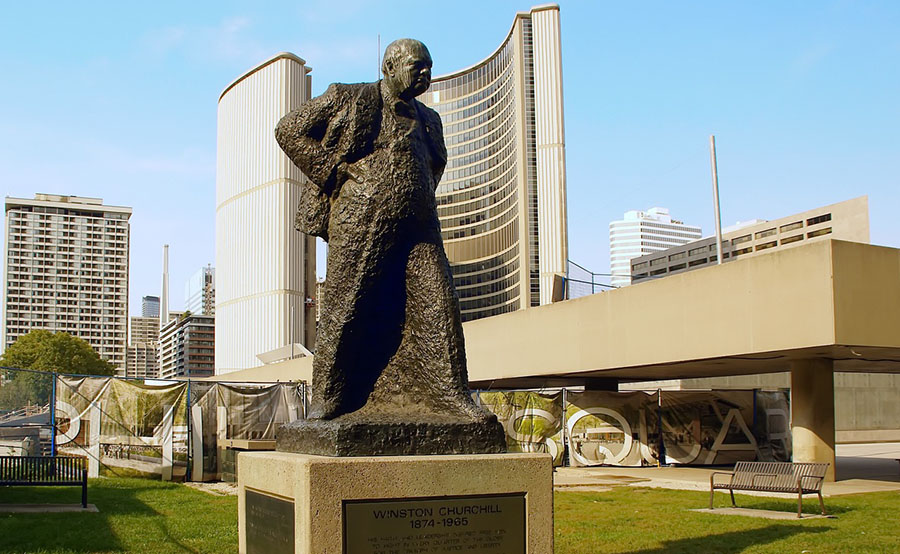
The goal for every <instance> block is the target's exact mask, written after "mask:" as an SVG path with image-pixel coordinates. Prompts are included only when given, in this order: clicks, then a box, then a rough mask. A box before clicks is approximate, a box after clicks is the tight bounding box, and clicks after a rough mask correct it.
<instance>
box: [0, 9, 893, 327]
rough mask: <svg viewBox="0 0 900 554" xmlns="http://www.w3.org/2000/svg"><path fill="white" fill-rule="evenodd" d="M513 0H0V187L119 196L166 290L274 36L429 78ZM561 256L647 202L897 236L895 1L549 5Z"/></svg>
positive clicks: (494, 25) (465, 59)
mask: <svg viewBox="0 0 900 554" xmlns="http://www.w3.org/2000/svg"><path fill="white" fill-rule="evenodd" d="M531 6H532V4H529V3H524V2H508V1H499V0H497V1H495V0H491V1H485V0H482V1H478V2H471V1H467V0H456V1H453V2H421V1H418V2H411V1H393V2H392V1H384V2H370V1H363V0H349V1H319V0H315V1H294V2H252V3H251V2H233V1H221V0H220V1H216V2H203V1H197V2H177V3H175V2H155V3H152V4H148V3H143V4H136V3H130V2H108V3H107V2H90V3H72V2H64V3H63V2H47V3H39V4H27V3H24V2H16V3H13V2H6V3H5V5H4V8H3V11H2V15H0V74H2V75H3V86H0V184H2V186H3V189H4V190H5V194H6V195H10V196H24V197H32V196H33V195H34V193H35V192H50V193H58V194H75V195H80V196H98V197H102V198H103V199H104V200H105V201H106V202H107V203H109V204H115V205H126V206H131V207H133V208H134V215H133V216H132V219H131V224H132V243H131V264H132V266H131V302H130V312H131V313H132V314H136V313H139V311H140V297H141V296H143V295H146V294H158V291H159V288H160V281H161V278H160V272H161V261H160V258H161V250H162V245H163V244H164V243H168V244H169V245H170V283H171V286H172V305H171V307H172V308H173V309H178V308H180V307H181V304H182V294H183V293H182V288H183V283H184V282H185V280H186V279H187V278H188V277H189V276H190V275H191V274H192V273H193V272H194V271H196V270H197V269H199V268H200V267H201V266H203V265H206V264H207V263H210V262H213V261H214V243H215V236H214V218H215V157H216V141H215V136H216V101H217V99H218V96H219V94H220V93H221V91H222V89H223V88H224V87H225V86H226V85H228V84H229V83H230V82H231V81H232V80H234V79H235V78H237V77H238V76H240V75H241V74H243V73H244V72H245V71H247V70H248V69H250V68H252V67H253V66H255V65H256V64H257V63H259V62H260V61H263V60H264V59H266V58H268V57H270V56H272V55H273V54H275V53H277V52H281V51H290V52H293V53H295V54H297V55H298V56H300V57H302V58H304V59H305V60H307V62H308V63H309V65H311V66H312V67H313V73H312V75H313V88H314V94H319V93H321V92H323V91H324V90H325V87H327V85H328V84H329V83H331V82H334V81H342V82H356V81H366V80H374V79H375V78H376V68H377V55H378V52H377V48H376V45H377V37H378V35H379V34H380V35H381V40H382V45H384V44H387V43H388V42H390V41H391V40H393V39H395V38H399V37H403V36H411V37H414V38H419V39H420V40H423V41H424V42H425V43H426V44H427V45H428V47H429V49H430V50H431V53H432V56H433V58H434V61H435V73H436V74H438V75H440V74H443V73H448V72H451V71H454V70H456V69H459V68H462V67H465V66H468V65H471V64H473V63H475V62H478V61H480V60H481V59H483V58H484V57H486V56H487V55H488V54H490V53H491V52H492V51H493V50H494V49H495V48H496V47H497V46H498V45H499V44H500V42H501V41H502V40H503V39H504V37H505V36H506V33H507V32H508V30H509V28H510V25H511V24H512V19H513V16H514V13H515V12H516V11H517V10H527V9H529V8H530V7H531ZM560 7H561V21H562V51H563V82H564V95H565V118H566V148H567V166H568V176H567V177H568V200H569V203H568V210H569V252H570V258H571V259H572V260H573V261H575V262H578V263H579V264H581V265H583V266H586V267H588V268H590V269H593V270H594V271H596V272H608V269H609V259H608V258H609V249H608V224H609V222H610V221H612V220H615V219H618V218H620V217H621V216H622V213H623V212H625V211H627V210H631V209H646V208H649V207H652V206H666V207H668V208H669V209H670V210H671V212H672V215H673V216H674V217H676V218H678V219H682V220H684V221H685V222H687V223H691V224H699V225H701V226H702V227H703V230H704V232H705V233H707V234H708V233H711V232H712V230H713V209H712V200H711V192H710V190H711V185H710V174H709V154H708V136H709V135H710V134H715V135H716V140H717V147H718V164H719V182H720V188H721V201H722V218H723V224H725V225H729V224H733V223H735V222H737V221H744V220H749V219H754V218H763V219H774V218H778V217H782V216H785V215H789V214H791V213H794V212H798V211H802V210H806V209H810V208H813V207H816V206H821V205H825V204H829V203H833V202H838V201H841V200H845V199H848V198H852V197H856V196H859V195H863V194H867V195H869V202H870V221H871V238H872V242H873V243H876V244H883V245H888V246H893V247H900V218H898V216H897V215H896V212H897V211H898V208H900V32H898V29H900V3H897V2H891V1H885V2H863V1H860V2H845V1H836V2H827V1H811V0H810V1H806V2H764V1H761V2H721V1H715V2H587V1H574V0H573V1H565V0H563V1H562V2H560Z"/></svg>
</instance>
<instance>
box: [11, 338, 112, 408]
mask: <svg viewBox="0 0 900 554" xmlns="http://www.w3.org/2000/svg"><path fill="white" fill-rule="evenodd" d="M0 365H2V366H3V367H11V368H21V369H32V370H36V371H37V372H40V373H36V372H34V371H13V370H5V371H4V373H5V375H4V378H3V379H0V382H2V383H3V384H2V386H0V408H4V409H11V408H20V407H22V406H24V405H25V404H46V403H47V402H48V401H49V399H50V387H51V384H52V381H51V379H52V377H51V376H50V373H52V372H57V373H67V374H79V375H114V374H115V372H116V368H115V366H114V365H113V364H111V363H109V362H107V361H106V360H104V359H102V358H100V355H99V354H97V352H96V351H95V350H94V349H93V348H92V347H91V345H90V344H88V343H87V342H86V341H84V340H82V339H80V338H78V337H74V336H72V335H70V334H68V333H51V332H50V331H45V330H35V331H31V332H29V333H28V334H26V335H22V336H21V337H19V338H18V339H17V340H16V342H14V343H13V344H12V345H10V347H9V348H7V349H6V351H5V352H4V353H3V355H2V356H0Z"/></svg>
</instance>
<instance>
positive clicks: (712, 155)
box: [709, 135, 722, 264]
mask: <svg viewBox="0 0 900 554" xmlns="http://www.w3.org/2000/svg"><path fill="white" fill-rule="evenodd" d="M709 164H710V166H711V167H712V185H713V204H714V205H715V208H716V264H721V263H722V210H721V208H720V207H719V170H718V168H717V167H716V136H715V135H709Z"/></svg>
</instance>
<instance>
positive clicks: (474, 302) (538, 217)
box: [419, 5, 568, 321]
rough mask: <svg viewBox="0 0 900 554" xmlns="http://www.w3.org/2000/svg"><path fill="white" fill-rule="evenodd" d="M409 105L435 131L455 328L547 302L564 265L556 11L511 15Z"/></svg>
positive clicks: (562, 151) (550, 7)
mask: <svg viewBox="0 0 900 554" xmlns="http://www.w3.org/2000/svg"><path fill="white" fill-rule="evenodd" d="M419 99H420V100H422V101H423V102H424V103H425V104H426V105H428V106H429V107H431V108H433V109H434V110H436V111H437V112H438V113H439V114H440V116H441V120H442V121H443V125H444V141H445V143H446V145H447V153H448V161H447V167H446V169H445V171H444V175H443V177H442V179H441V182H440V185H439V186H438V189H437V203H438V216H439V217H440V220H441V229H442V234H443V239H444V248H445V250H446V251H447V257H448V258H449V259H450V263H451V266H452V269H453V279H454V284H455V286H456V292H457V293H458V294H459V299H460V307H461V309H462V317H463V321H469V320H473V319H478V318H481V317H487V316H491V315H496V314H501V313H506V312H511V311H515V310H519V309H523V308H527V307H529V306H537V305H540V304H546V303H549V302H550V301H551V295H552V289H553V280H554V276H556V275H565V271H566V258H567V256H568V252H567V250H568V240H567V221H566V171H565V130H564V126H563V102H562V64H561V53H560V28H559V8H558V7H557V6H555V5H548V6H541V7H537V8H534V9H532V10H531V11H530V12H521V13H518V14H516V18H515V21H514V22H513V25H512V29H511V30H510V31H509V34H508V35H507V36H506V39H505V40H504V41H503V43H502V44H501V45H500V46H499V48H497V50H495V51H494V52H493V53H492V54H491V55H490V56H488V57H487V58H485V59H484V60H482V61H481V62H479V63H477V64H475V65H474V66H472V67H469V68H466V69H463V70H460V71H457V72H455V73H452V74H449V75H443V76H438V77H435V78H434V79H433V81H432V84H431V88H430V89H429V90H428V91H427V92H426V93H425V94H423V95H422V96H421V97H419Z"/></svg>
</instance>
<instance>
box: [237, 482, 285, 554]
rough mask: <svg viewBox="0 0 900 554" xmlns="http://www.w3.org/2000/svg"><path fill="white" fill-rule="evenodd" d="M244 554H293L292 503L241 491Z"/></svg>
mask: <svg viewBox="0 0 900 554" xmlns="http://www.w3.org/2000/svg"><path fill="white" fill-rule="evenodd" d="M244 502H245V503H246V518H247V523H246V533H247V554H294V503H293V502H291V501H290V500H284V499H281V498H278V497H275V496H271V495H268V494H262V493H259V492H256V491H253V490H250V489H247V490H246V491H245V496H244Z"/></svg>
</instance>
